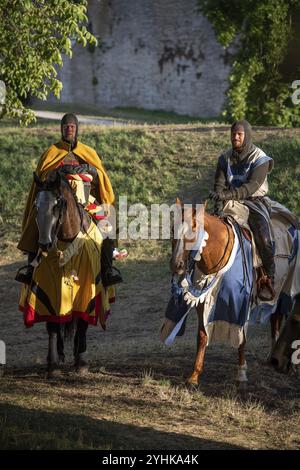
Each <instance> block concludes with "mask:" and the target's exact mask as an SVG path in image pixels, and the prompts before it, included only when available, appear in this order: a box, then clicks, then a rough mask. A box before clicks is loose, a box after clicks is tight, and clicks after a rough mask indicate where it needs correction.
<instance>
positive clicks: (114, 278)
mask: <svg viewBox="0 0 300 470" xmlns="http://www.w3.org/2000/svg"><path fill="white" fill-rule="evenodd" d="M112 270H115V271H116V274H114V273H113V272H112ZM108 272H109V273H110V274H111V276H110V277H109V276H108V274H107V273H108ZM120 282H123V279H122V276H121V272H120V270H119V269H118V268H115V267H114V266H111V267H110V268H109V269H108V270H106V272H105V273H103V276H102V284H103V286H104V287H108V286H113V285H114V284H119V283H120Z"/></svg>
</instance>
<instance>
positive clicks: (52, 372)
mask: <svg viewBox="0 0 300 470" xmlns="http://www.w3.org/2000/svg"><path fill="white" fill-rule="evenodd" d="M61 375H62V372H61V370H60V368H59V367H58V366H57V365H50V366H48V368H47V379H48V380H51V379H58V378H60V377H61Z"/></svg>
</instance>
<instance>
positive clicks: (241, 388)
mask: <svg viewBox="0 0 300 470" xmlns="http://www.w3.org/2000/svg"><path fill="white" fill-rule="evenodd" d="M236 386H237V389H238V391H239V392H241V393H243V392H247V390H248V382H245V381H244V382H237V383H236Z"/></svg>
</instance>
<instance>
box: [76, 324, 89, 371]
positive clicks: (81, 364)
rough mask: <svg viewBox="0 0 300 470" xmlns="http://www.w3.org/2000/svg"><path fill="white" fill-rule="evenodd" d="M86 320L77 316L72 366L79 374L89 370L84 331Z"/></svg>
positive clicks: (86, 326)
mask: <svg viewBox="0 0 300 470" xmlns="http://www.w3.org/2000/svg"><path fill="white" fill-rule="evenodd" d="M87 329H88V322H86V321H85V320H83V319H82V318H79V319H78V321H77V329H76V334H75V337H74V366H75V370H76V371H77V372H78V373H80V374H85V373H86V372H88V370H89V365H88V362H87V358H86V332H87Z"/></svg>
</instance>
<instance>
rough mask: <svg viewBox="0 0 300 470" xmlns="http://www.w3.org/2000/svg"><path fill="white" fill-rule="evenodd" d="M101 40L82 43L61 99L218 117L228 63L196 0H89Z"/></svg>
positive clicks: (69, 64) (67, 67) (65, 74)
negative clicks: (88, 44)
mask: <svg viewBox="0 0 300 470" xmlns="http://www.w3.org/2000/svg"><path fill="white" fill-rule="evenodd" d="M88 11H89V18H90V27H91V30H92V32H93V33H94V34H96V35H97V36H99V37H100V39H101V43H100V46H98V47H97V48H95V49H94V50H93V49H92V48H90V47H87V48H83V47H81V46H75V50H74V54H73V59H72V60H69V59H67V58H65V59H64V67H63V69H62V71H61V72H60V78H61V79H62V81H63V91H62V102H65V103H67V102H71V103H82V104H93V105H95V106H99V107H109V108H111V107H137V108H146V109H162V110H165V111H175V112H177V113H179V114H188V115H191V116H203V117H209V116H217V115H218V114H219V112H220V109H221V107H222V104H223V101H224V93H225V90H226V88H227V76H228V72H229V66H228V64H227V61H226V51H225V50H224V49H222V48H221V47H220V45H219V44H218V43H217V41H216V38H215V35H214V32H213V30H212V27H211V25H210V23H209V22H208V21H207V20H206V19H205V18H204V17H203V16H202V15H201V14H200V13H199V12H198V11H197V1H196V0H90V1H89V10H88Z"/></svg>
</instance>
